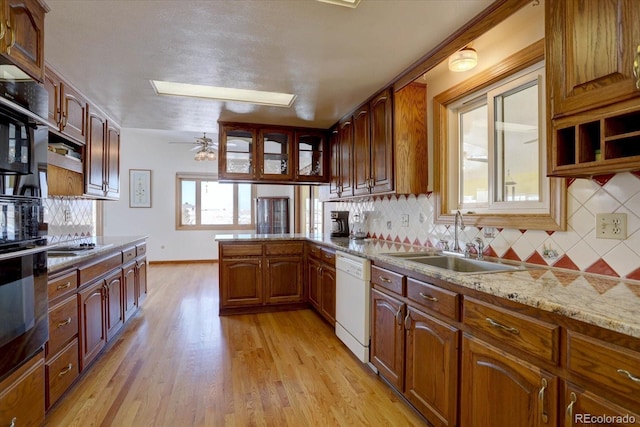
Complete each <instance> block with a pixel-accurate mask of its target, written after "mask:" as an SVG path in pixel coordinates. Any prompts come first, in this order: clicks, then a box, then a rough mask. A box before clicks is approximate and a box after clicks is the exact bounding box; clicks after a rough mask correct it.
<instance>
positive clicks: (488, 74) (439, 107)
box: [433, 39, 567, 231]
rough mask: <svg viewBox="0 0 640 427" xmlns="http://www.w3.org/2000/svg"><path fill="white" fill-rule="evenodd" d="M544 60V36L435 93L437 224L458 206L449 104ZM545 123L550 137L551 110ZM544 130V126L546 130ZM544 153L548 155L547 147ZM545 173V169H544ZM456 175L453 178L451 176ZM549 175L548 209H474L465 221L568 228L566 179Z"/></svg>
mask: <svg viewBox="0 0 640 427" xmlns="http://www.w3.org/2000/svg"><path fill="white" fill-rule="evenodd" d="M541 61H544V39H541V40H539V41H537V42H535V43H533V44H532V45H530V46H529V47H526V48H524V49H523V50H521V51H519V52H517V53H515V54H514V55H511V56H510V57H508V58H505V59H504V60H503V61H502V62H500V63H498V64H497V65H495V66H493V67H490V68H489V69H487V70H485V71H481V72H479V73H477V74H476V75H474V76H472V77H471V78H469V79H467V80H465V81H464V82H462V83H460V84H458V85H456V86H454V87H452V88H450V89H449V90H446V91H445V92H443V93H441V94H439V95H437V96H436V97H434V100H433V107H434V111H433V124H434V129H433V140H434V143H433V151H434V154H435V156H434V157H435V159H434V175H433V176H434V195H435V197H434V204H435V212H434V216H435V222H436V223H437V224H453V223H454V217H455V214H454V213H453V212H455V210H456V208H455V207H454V206H453V203H452V202H451V197H450V195H451V194H453V193H452V192H455V194H457V190H456V187H455V186H456V185H458V181H459V179H458V177H456V176H455V175H454V174H455V173H456V169H455V165H452V162H454V161H457V160H455V159H456V158H457V156H456V155H454V153H452V152H451V151H452V150H451V147H450V144H449V134H450V132H451V124H450V114H449V112H450V105H451V104H452V103H454V102H456V101H458V100H460V99H462V98H464V97H465V96H467V94H469V93H473V92H478V91H479V90H482V89H484V88H488V87H490V86H491V85H493V84H496V83H497V82H500V81H502V80H505V79H506V78H508V77H509V76H511V75H514V74H516V73H518V72H521V71H523V70H525V69H527V68H529V67H531V66H533V65H535V64H537V63H539V62H541ZM543 99H544V102H545V106H546V107H547V108H548V100H547V99H546V97H544V98H543ZM543 123H544V124H545V127H546V137H547V138H546V139H547V140H549V126H548V114H547V115H546V116H545V117H544V118H543ZM543 131H544V130H543ZM542 154H546V155H547V156H548V155H549V153H548V148H547V151H544V152H542ZM540 161H541V164H543V163H544V164H545V165H546V159H542V158H541V159H540ZM541 173H544V169H542V170H541ZM449 177H453V178H449ZM548 179H549V196H548V200H549V202H548V204H549V209H548V211H546V212H545V213H523V212H518V213H505V212H488V213H476V212H474V211H466V212H464V211H463V214H464V218H465V224H466V225H470V226H476V227H503V228H520V229H530V230H546V231H556V230H566V224H567V219H566V192H567V191H566V189H567V187H566V180H565V179H564V178H548Z"/></svg>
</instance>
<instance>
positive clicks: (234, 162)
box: [218, 125, 257, 180]
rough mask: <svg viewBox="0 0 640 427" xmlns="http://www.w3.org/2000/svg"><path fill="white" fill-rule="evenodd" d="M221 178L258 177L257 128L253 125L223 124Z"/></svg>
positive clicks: (247, 178)
mask: <svg viewBox="0 0 640 427" xmlns="http://www.w3.org/2000/svg"><path fill="white" fill-rule="evenodd" d="M221 130H222V132H221V134H220V160H219V161H220V167H219V169H218V175H219V178H220V179H246V180H252V179H254V178H255V177H256V175H257V174H256V133H257V132H256V130H255V129H253V128H251V127H242V126H235V125H234V126H227V125H223V126H221Z"/></svg>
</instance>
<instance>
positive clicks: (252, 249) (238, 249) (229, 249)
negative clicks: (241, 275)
mask: <svg viewBox="0 0 640 427" xmlns="http://www.w3.org/2000/svg"><path fill="white" fill-rule="evenodd" d="M261 255H262V244H261V243H247V244H242V245H226V244H223V245H220V256H221V257H231V256H261Z"/></svg>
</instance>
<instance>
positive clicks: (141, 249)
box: [136, 243, 147, 256]
mask: <svg viewBox="0 0 640 427" xmlns="http://www.w3.org/2000/svg"><path fill="white" fill-rule="evenodd" d="M146 253H147V244H146V243H142V244H140V245H137V246H136V256H142V255H144V254H146Z"/></svg>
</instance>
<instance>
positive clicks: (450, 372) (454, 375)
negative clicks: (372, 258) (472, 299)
mask: <svg viewBox="0 0 640 427" xmlns="http://www.w3.org/2000/svg"><path fill="white" fill-rule="evenodd" d="M371 282H372V284H373V286H374V288H373V289H372V290H371V324H372V333H371V352H370V359H371V362H372V363H373V365H374V366H376V367H377V368H378V370H379V373H380V375H382V376H383V377H384V378H385V379H386V380H387V381H388V382H389V383H390V384H392V385H393V386H394V387H395V388H396V389H397V390H398V391H400V392H401V393H403V394H404V395H405V397H406V398H407V400H409V402H411V404H412V405H413V406H414V407H415V408H416V409H417V410H418V411H419V412H420V413H421V414H423V415H424V416H425V417H426V418H427V419H428V420H429V422H430V423H431V424H432V425H434V426H455V425H457V408H458V400H457V397H458V359H459V348H458V343H459V335H460V331H459V330H458V328H457V327H455V326H453V325H451V324H449V323H448V322H446V321H444V320H440V319H438V318H436V317H434V316H432V315H430V314H427V313H426V312H425V311H428V310H433V311H434V312H436V313H440V314H441V313H445V314H447V315H451V320H453V321H455V320H457V318H456V317H457V313H458V312H457V308H456V307H455V305H457V304H458V301H459V299H458V295H457V294H455V293H453V292H449V291H446V290H438V289H439V288H438V287H437V286H435V285H433V284H428V283H425V282H422V281H418V280H415V279H408V280H407V278H406V277H405V276H402V275H399V274H397V273H395V272H391V271H388V270H385V269H382V268H380V267H376V266H374V267H372V271H371ZM414 288H415V289H414ZM427 289H429V290H427ZM437 292H438V293H437ZM449 294H451V295H450V296H451V298H450V299H447V298H443V299H440V297H441V296H442V295H447V296H449ZM411 295H423V296H420V297H419V298H421V299H425V301H426V302H427V303H428V305H425V304H422V303H421V302H418V303H416V301H415V300H412V299H411V297H409V298H407V296H411ZM425 308H426V309H427V310H424V309H425ZM434 309H435V310H434ZM453 316H456V317H453Z"/></svg>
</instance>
